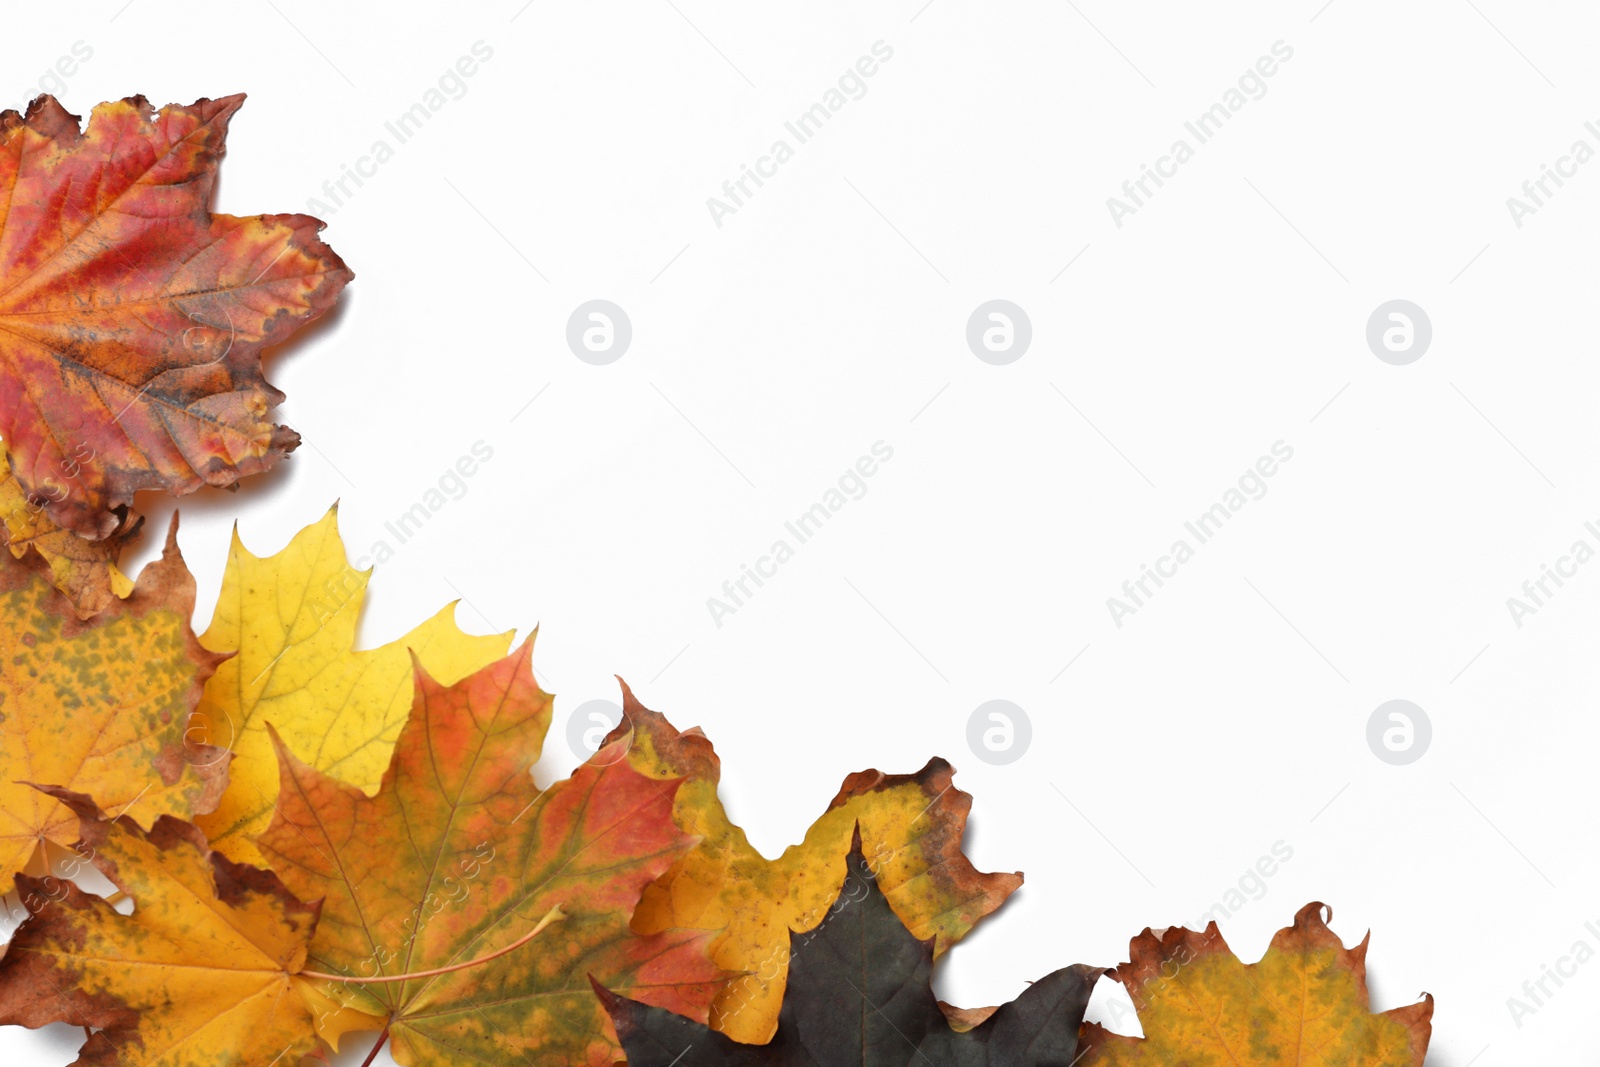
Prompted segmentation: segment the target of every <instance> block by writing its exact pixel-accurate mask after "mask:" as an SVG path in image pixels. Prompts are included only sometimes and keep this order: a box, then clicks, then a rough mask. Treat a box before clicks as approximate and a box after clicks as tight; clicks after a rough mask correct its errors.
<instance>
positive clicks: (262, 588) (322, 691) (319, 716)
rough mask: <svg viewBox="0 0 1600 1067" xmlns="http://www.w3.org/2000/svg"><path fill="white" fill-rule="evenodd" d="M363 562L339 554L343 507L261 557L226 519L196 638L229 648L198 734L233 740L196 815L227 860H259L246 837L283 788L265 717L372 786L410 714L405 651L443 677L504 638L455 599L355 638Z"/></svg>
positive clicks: (313, 761)
mask: <svg viewBox="0 0 1600 1067" xmlns="http://www.w3.org/2000/svg"><path fill="white" fill-rule="evenodd" d="M371 573H372V572H371V571H370V570H368V571H358V570H356V569H354V568H353V567H351V566H350V564H349V562H348V561H347V559H346V557H345V550H344V542H343V541H342V540H340V538H339V529H338V508H337V507H334V508H330V509H329V511H328V513H327V514H326V515H324V516H323V517H322V518H321V519H320V520H318V521H317V522H316V523H314V524H312V525H311V526H308V527H306V528H305V529H304V530H301V531H300V532H299V533H298V534H296V535H295V537H294V539H293V540H291V541H290V542H289V544H288V546H287V547H286V548H284V549H283V551H281V552H279V553H278V554H276V555H274V556H269V557H266V558H262V557H259V556H256V555H255V554H253V553H252V552H251V551H250V550H249V549H247V548H245V547H244V544H243V543H242V542H241V541H240V540H239V535H238V531H237V530H235V531H234V536H233V544H232V547H231V548H230V550H229V553H228V565H227V570H226V571H225V573H224V574H223V579H222V593H221V595H220V597H219V598H218V601H217V610H216V614H215V615H213V617H212V620H211V625H210V626H209V627H208V628H207V629H206V632H205V633H204V634H202V635H201V637H200V642H201V644H203V645H205V647H206V648H209V649H211V650H213V651H215V652H235V653H237V655H235V656H234V657H233V658H231V659H229V660H227V661H225V662H224V663H223V664H222V665H221V666H220V667H219V668H218V669H217V672H216V674H215V675H213V676H212V677H211V679H210V681H208V682H207V683H206V687H205V692H204V694H203V696H202V697H201V700H200V708H199V713H198V714H199V717H200V720H199V721H200V723H201V725H202V728H203V729H204V730H205V731H206V735H207V736H206V740H207V741H209V742H210V743H211V744H213V745H220V746H224V747H227V748H229V749H231V750H232V752H233V763H232V765H231V766H230V768H229V772H228V776H229V782H228V790H227V792H226V793H224V794H223V796H222V802H221V804H219V805H218V806H217V809H216V811H214V812H212V813H211V814H209V815H206V816H204V817H202V818H200V819H199V820H197V822H198V823H199V825H200V826H201V828H202V829H204V830H205V831H206V834H207V835H208V836H209V837H210V838H211V842H212V844H213V846H214V847H215V848H216V850H217V851H218V852H221V853H222V854H224V855H225V856H227V857H228V858H230V859H233V860H236V861H238V862H241V863H254V864H263V863H264V862H265V861H264V860H263V858H262V856H261V854H260V852H258V851H257V849H256V846H255V842H254V840H253V838H254V836H255V835H256V834H258V833H261V832H263V831H265V830H266V828H267V827H268V826H269V825H270V824H271V822H272V815H273V810H274V804H275V803H276V801H277V797H278V764H277V759H276V757H275V755H274V750H273V747H272V742H271V740H270V738H269V736H268V734H267V724H268V723H271V724H272V726H273V727H274V728H276V730H277V731H278V735H279V736H280V737H281V738H283V741H284V743H285V744H286V745H288V747H289V748H290V749H291V750H292V751H294V752H295V753H297V754H299V755H300V756H301V757H302V758H303V759H304V760H305V761H306V763H308V764H309V765H311V766H312V767H315V768H316V769H317V770H319V771H324V772H326V773H328V774H330V775H333V776H334V777H336V778H339V779H340V780H342V781H344V782H347V783H349V784H350V785H353V786H355V787H356V788H358V789H361V790H363V791H364V792H366V793H367V794H369V795H371V794H372V793H374V792H376V791H377V789H378V785H379V783H380V782H381V781H382V779H383V772H384V769H385V768H386V767H387V766H388V765H389V756H390V753H391V752H392V751H393V749H394V743H395V741H396V739H397V738H398V737H399V736H400V730H401V728H402V727H403V726H404V725H405V721H406V718H407V716H408V715H410V713H411V700H412V661H411V653H412V652H415V653H416V655H417V657H418V659H419V660H420V661H421V663H422V665H423V667H424V668H426V669H427V671H428V674H429V675H430V676H431V677H433V678H435V679H438V680H439V681H440V682H442V683H444V684H446V685H451V684H454V683H455V682H457V681H460V680H461V679H462V678H464V677H466V676H467V675H469V674H471V673H472V672H473V671H475V670H477V669H479V668H480V667H483V666H485V665H487V664H489V663H492V662H493V661H495V660H497V659H500V658H502V657H503V656H504V655H505V654H506V651H507V649H509V648H510V645H511V634H510V633H504V634H495V635H491V636H484V637H477V636H471V635H468V634H466V633H463V632H462V631H461V629H460V628H459V627H458V626H457V625H456V623H455V608H454V605H449V606H447V607H445V608H444V609H443V610H442V611H440V612H439V613H438V614H437V615H435V616H433V618H431V619H429V620H428V621H427V622H424V623H423V624H422V625H421V626H418V627H417V628H416V629H415V630H412V631H411V632H410V633H409V634H407V635H406V636H404V637H402V638H400V639H399V640H397V641H392V642H390V643H389V644H386V645H383V646H381V647H379V648H375V649H371V650H363V651H356V650H355V649H354V644H355V638H356V625H357V623H358V621H359V620H360V616H361V605H362V602H363V601H364V599H365V597H366V589H367V581H368V579H369V578H370V577H371Z"/></svg>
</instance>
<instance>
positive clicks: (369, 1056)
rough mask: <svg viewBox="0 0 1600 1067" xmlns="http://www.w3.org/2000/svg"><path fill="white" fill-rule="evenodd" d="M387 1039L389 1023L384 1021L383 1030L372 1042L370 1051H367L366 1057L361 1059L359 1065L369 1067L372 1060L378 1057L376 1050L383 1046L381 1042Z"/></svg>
mask: <svg viewBox="0 0 1600 1067" xmlns="http://www.w3.org/2000/svg"><path fill="white" fill-rule="evenodd" d="M387 1040H389V1024H388V1023H384V1024H383V1031H382V1032H381V1033H380V1034H378V1040H376V1041H374V1042H373V1043H372V1051H371V1052H369V1053H367V1058H366V1059H364V1060H362V1061H361V1067H371V1063H372V1061H373V1060H375V1059H377V1058H378V1050H379V1049H381V1048H382V1047H383V1043H384V1042H385V1041H387Z"/></svg>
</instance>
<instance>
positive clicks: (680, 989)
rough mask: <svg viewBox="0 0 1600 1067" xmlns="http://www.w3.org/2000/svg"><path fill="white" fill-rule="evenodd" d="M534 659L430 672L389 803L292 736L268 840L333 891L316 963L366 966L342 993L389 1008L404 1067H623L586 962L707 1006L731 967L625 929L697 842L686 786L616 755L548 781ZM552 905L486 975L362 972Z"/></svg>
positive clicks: (667, 1003) (406, 966) (365, 1006)
mask: <svg viewBox="0 0 1600 1067" xmlns="http://www.w3.org/2000/svg"><path fill="white" fill-rule="evenodd" d="M531 657H532V640H531V639H530V640H529V641H528V642H527V643H525V644H524V645H523V646H522V647H521V648H520V649H519V650H518V651H516V652H514V653H512V654H511V655H510V656H508V657H506V658H505V659H503V660H500V661H499V662H496V663H493V664H491V665H489V666H488V667H485V668H484V669H483V670H481V671H479V672H478V673H476V674H474V675H472V676H470V677H468V678H466V679H464V680H463V681H461V682H459V683H457V684H455V685H453V686H448V687H447V686H443V685H440V684H439V683H437V682H435V681H433V680H432V679H431V678H429V677H428V676H427V675H426V673H424V672H422V671H421V670H420V669H419V670H418V673H417V684H416V705H415V709H414V710H413V712H412V714H411V718H410V720H409V721H408V722H407V723H406V726H405V730H404V731H403V732H402V734H401V736H400V739H399V742H398V743H397V744H396V745H395V748H394V755H393V760H392V762H391V763H390V765H389V769H388V771H387V772H386V773H385V775H384V778H383V784H382V788H380V789H379V791H378V793H377V795H376V796H375V797H368V796H366V795H364V794H363V793H362V792H361V791H360V790H359V789H356V788H354V787H352V786H350V785H347V784H345V783H343V782H339V781H337V780H335V779H333V778H330V777H329V776H327V775H325V774H323V773H321V772H320V771H317V770H314V769H313V768H311V767H309V766H307V765H306V764H304V763H302V762H300V761H299V760H298V759H296V758H294V757H293V756H292V755H291V754H289V752H288V751H287V750H286V748H285V746H283V745H282V744H281V743H280V745H279V758H280V761H281V768H282V789H281V791H280V797H279V802H278V810H277V813H276V816H275V818H274V820H273V823H272V826H271V828H270V829H268V830H267V832H266V833H264V834H262V835H260V836H259V837H258V838H257V843H258V845H259V846H260V848H261V851H262V853H263V854H264V855H266V856H267V857H268V859H269V861H270V862H271V865H272V867H273V869H275V870H276V871H277V872H278V874H279V876H280V877H282V878H283V880H284V882H285V884H287V885H288V886H289V888H290V889H291V890H293V891H294V892H295V893H296V894H298V895H299V896H302V897H305V898H307V899H310V898H317V897H320V898H322V899H323V910H322V923H321V925H320V926H319V928H318V930H317V935H316V938H315V939H314V940H313V942H312V946H311V959H312V960H313V961H315V966H316V967H317V968H318V969H319V970H322V971H325V972H329V973H333V974H341V975H348V976H350V977H349V979H348V981H346V982H344V983H342V984H341V985H340V986H339V987H337V988H333V989H330V990H329V991H328V995H329V996H330V997H332V998H333V999H334V1000H336V1001H339V1002H341V1003H344V1004H347V1005H349V1006H350V1007H351V1008H353V1009H355V1010H356V1011H359V1012H362V1013H365V1014H366V1015H369V1016H377V1017H381V1018H383V1019H386V1020H387V1027H388V1034H389V1037H390V1039H391V1040H392V1041H393V1046H392V1049H393V1054H394V1058H395V1060H396V1061H397V1062H399V1063H401V1064H407V1065H412V1064H418V1065H421V1064H426V1065H452V1067H453V1065H458V1064H460V1065H465V1064H474V1063H517V1064H526V1065H528V1067H556V1065H560V1067H568V1065H572V1064H585V1065H592V1067H599V1065H609V1064H611V1063H612V1062H613V1061H614V1060H615V1059H616V1058H617V1056H618V1054H619V1053H620V1049H619V1048H618V1046H617V1045H616V1042H615V1038H614V1035H613V1034H612V1033H611V1030H610V1024H609V1023H608V1022H607V1020H606V1017H605V1014H604V1013H603V1012H602V1011H601V1008H600V1004H599V1002H598V1001H596V1000H595V998H594V994H593V993H592V991H591V990H590V987H589V984H588V981H587V978H586V976H587V975H588V974H594V975H596V976H597V977H599V978H601V979H602V980H603V981H605V982H606V983H607V984H608V985H610V986H612V987H613V988H619V989H622V990H624V991H626V992H628V993H629V994H630V995H632V996H635V997H638V998H641V999H644V1000H648V1001H650V1002H652V1003H655V1004H659V1005H661V1006H663V1007H668V1008H672V1009H673V1010H675V1011H679V1012H685V1013H689V1014H696V1015H698V1016H699V1017H701V1018H704V1015H705V1009H706V1005H707V1004H709V1003H710V1000H711V997H712V994H713V993H714V992H715V989H716V987H717V986H718V985H719V984H720V980H721V978H722V975H721V972H720V971H718V970H717V968H715V967H714V966H713V965H712V964H711V962H710V960H709V959H708V958H707V956H706V950H705V943H704V941H705V938H704V936H703V935H698V934H695V933H692V932H690V933H685V932H676V933H673V934H661V935H656V936H652V937H641V936H636V935H634V934H632V933H631V932H630V931H629V929H628V920H629V918H630V916H632V914H633V911H634V908H635V906H636V905H637V904H638V901H639V895H640V893H641V892H642V891H643V889H644V887H645V886H646V885H647V884H648V883H649V882H650V880H651V879H652V878H654V877H656V876H657V875H659V874H660V873H661V872H662V871H664V870H666V868H667V867H668V866H669V865H670V864H671V863H672V861H673V860H674V859H676V858H677V857H678V856H680V855H682V854H683V852H684V851H685V850H686V849H687V848H688V847H689V846H690V845H691V844H692V843H693V838H691V837H689V836H688V835H686V834H684V833H683V832H682V831H681V830H679V829H678V827H677V826H676V825H674V824H673V821H672V801H673V794H674V793H675V792H676V791H677V783H676V782H662V781H656V780H654V779H650V778H646V777H645V776H643V775H641V774H638V773H637V772H635V771H634V770H633V769H632V768H630V767H629V766H628V765H627V763H626V761H624V760H622V759H621V758H620V753H614V752H613V751H612V750H603V751H602V753H601V755H600V757H599V758H597V759H596V760H594V761H591V762H589V763H586V764H584V765H582V766H580V767H579V768H577V770H575V771H574V772H573V774H572V776H571V777H570V778H568V779H567V780H565V781H563V782H558V783H557V784H555V785H553V786H551V787H550V788H549V789H545V790H540V789H539V788H538V787H537V786H536V785H535V784H534V781H533V777H532V775H531V774H530V773H529V771H530V768H531V767H532V765H533V764H534V763H535V762H536V761H537V760H538V758H539V753H540V749H541V746H542V744H543V740H544V735H545V732H546V730H547V729H548V727H549V724H550V705H551V700H550V697H549V696H548V695H546V694H545V693H543V692H541V691H540V690H539V687H538V685H537V684H536V683H535V681H534V678H533V671H532V666H531V662H532V661H531ZM613 755H615V756H616V757H617V758H611V757H612V756H613ZM553 909H559V913H560V914H561V916H563V917H562V918H560V920H559V921H558V922H556V923H555V924H554V925H553V926H551V927H550V928H549V929H548V930H547V931H545V933H544V935H543V937H542V938H541V940H540V941H539V942H538V943H536V944H534V945H533V946H531V947H528V948H523V949H519V950H517V951H516V952H512V953H510V954H508V955H504V956H501V957H499V958H497V959H495V960H493V961H491V962H487V963H484V964H483V965H482V966H479V967H474V968H473V969H471V970H469V971H464V972H454V973H450V974H441V975H437V976H434V977H431V978H426V979H420V980H412V981H406V982H393V983H385V984H381V985H377V984H372V983H371V982H370V980H366V981H364V979H370V976H373V975H375V974H383V975H389V974H393V973H396V972H402V973H410V972H415V971H425V970H434V969H437V968H441V967H447V966H450V965H452V964H454V963H457V962H458V961H460V960H463V959H468V958H478V957H483V956H485V955H486V954H487V953H489V952H491V951H494V950H498V949H502V948H504V947H506V946H507V945H510V944H515V943H517V941H518V940H519V939H520V938H523V937H525V936H526V935H527V934H528V932H529V931H530V930H531V929H533V928H534V926H535V924H536V923H538V922H539V921H540V920H541V918H542V917H545V916H549V915H551V914H552V912H553ZM324 1027H325V1033H326V1034H327V1035H328V1036H330V1037H331V1036H333V1035H334V1034H335V1033H338V1032H342V1031H343V1030H345V1029H348V1028H349V1027H348V1024H347V1023H345V1022H344V1021H343V1020H341V1019H339V1018H337V1016H334V1017H332V1018H330V1019H329V1020H326V1021H325V1022H324Z"/></svg>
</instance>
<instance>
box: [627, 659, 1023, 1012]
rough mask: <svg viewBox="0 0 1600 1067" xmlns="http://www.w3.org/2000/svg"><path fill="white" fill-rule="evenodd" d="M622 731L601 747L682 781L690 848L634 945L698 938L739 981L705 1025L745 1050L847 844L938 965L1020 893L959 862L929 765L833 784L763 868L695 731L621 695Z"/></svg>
mask: <svg viewBox="0 0 1600 1067" xmlns="http://www.w3.org/2000/svg"><path fill="white" fill-rule="evenodd" d="M623 713H624V719H623V721H622V722H621V723H619V724H618V726H617V729H616V730H615V731H613V733H612V736H611V738H610V739H608V740H611V741H621V740H623V739H627V740H628V741H629V743H630V744H631V748H630V750H629V754H628V759H629V762H630V763H632V764H633V766H634V767H635V768H636V769H638V770H639V771H641V772H643V773H644V774H647V775H650V776H651V777H653V778H679V777H681V778H684V779H685V781H684V783H683V786H682V787H681V788H680V789H679V790H678V800H677V804H676V806H675V808H674V817H675V818H676V819H677V820H678V824H679V825H680V826H682V827H683V828H684V829H685V830H687V831H689V832H690V833H693V834H697V835H699V836H700V837H701V838H702V840H701V842H700V844H699V845H698V846H697V847H696V848H695V849H694V850H693V851H691V852H690V853H689V854H688V855H687V856H685V857H684V858H683V859H682V860H680V861H679V862H678V863H677V864H675V865H674V866H673V867H672V869H671V870H670V871H668V872H667V873H666V874H665V875H664V876H662V877H661V878H660V879H659V880H657V881H656V883H655V884H654V885H652V886H651V887H650V888H649V889H648V890H647V891H646V893H645V896H644V899H643V900H642V901H641V902H640V904H639V911H638V913H637V914H636V915H635V916H634V920H633V928H634V929H635V930H636V931H638V932H640V933H661V932H665V931H668V930H675V929H678V930H683V929H687V930H702V931H707V932H709V933H712V934H713V935H714V940H713V941H712V958H713V959H715V960H716V962H717V964H718V965H719V966H721V967H722V968H723V969H724V970H727V971H730V972H739V976H738V977H736V978H734V979H733V980H732V981H730V982H729V983H728V985H727V987H726V988H725V989H724V990H723V991H722V992H721V993H720V994H719V995H718V997H717V1000H716V1003H715V1005H714V1006H713V1008H712V1012H711V1025H712V1026H713V1027H714V1028H715V1029H717V1030H719V1031H721V1032H722V1033H724V1034H727V1035H728V1036H729V1037H732V1038H734V1039H736V1040H738V1041H743V1042H747V1043H752V1044H759V1043H761V1042H765V1041H767V1040H768V1039H770V1038H771V1037H772V1034H773V1032H774V1029H775V1027H776V1026H777V1023H778V1011H779V1007H780V1006H781V1004H782V1002H783V988H784V976H785V974H786V973H787V971H788V961H789V941H788V936H789V930H790V929H791V928H793V929H805V928H808V927H811V926H815V925H816V923H817V920H818V919H819V918H820V917H821V915H822V913H823V911H824V910H825V909H826V908H827V907H828V906H829V904H830V903H831V902H832V901H833V899H834V897H835V895H836V894H837V892H838V886H839V883H840V880H841V879H842V878H843V877H844V873H845V855H846V853H847V851H848V849H849V847H850V838H851V834H852V833H853V831H854V828H855V827H857V826H859V827H860V830H861V835H862V838H863V840H864V841H865V842H866V850H867V860H868V862H869V863H870V864H871V865H872V868H873V870H874V872H875V873H876V876H877V879H878V883H879V884H880V885H881V886H882V888H883V891H884V893H885V894H886V895H887V897H888V900H889V903H890V904H891V905H892V906H893V908H894V910H895V913H896V914H897V915H899V916H900V918H901V920H902V921H904V923H905V924H906V926H907V927H909V928H910V930H911V932H912V933H913V934H914V935H915V936H916V937H918V938H922V939H925V940H933V941H934V945H935V951H936V952H943V951H944V950H945V949H946V948H948V947H949V946H950V945H951V944H952V943H953V942H955V941H956V940H958V939H960V938H961V937H962V936H964V935H965V934H966V933H967V932H968V931H969V930H971V929H972V927H973V926H974V925H976V924H977V922H978V921H979V920H980V919H982V918H983V917H984V916H986V915H988V914H989V913H991V912H993V911H994V910H995V909H996V908H998V907H999V906H1000V905H1001V904H1003V903H1005V900H1006V898H1007V897H1009V896H1010V895H1011V894H1012V893H1013V892H1015V891H1016V889H1017V887H1018V886H1020V885H1021V884H1022V875H1020V874H984V873H982V872H980V871H978V870H977V869H975V868H974V867H973V866H972V864H971V862H970V861H969V860H968V859H967V858H966V856H964V855H963V854H962V852H961V837H962V834H963V833H964V832H965V830H966V823H967V812H968V811H969V810H971V807H972V797H971V796H969V795H968V794H966V793H963V792H962V791H961V790H959V789H956V788H955V787H954V785H952V784H951V778H952V776H953V774H954V773H955V772H954V770H953V769H952V768H951V766H950V765H949V764H948V763H946V762H945V761H943V760H940V759H935V760H931V761H929V763H928V765H927V766H926V767H924V768H923V769H922V770H921V771H919V772H918V773H916V774H911V775H886V774H881V773H879V772H878V771H863V772H861V773H859V774H853V775H851V776H850V777H848V778H846V779H845V782H844V785H843V786H842V787H841V788H840V790H839V794H838V796H836V797H834V799H833V802H832V803H831V804H829V805H828V810H827V811H826V813H825V814H823V815H822V816H821V817H820V818H819V819H817V821H816V822H815V823H813V824H812V826H811V829H809V830H808V831H807V832H806V836H805V840H804V841H802V842H801V843H800V844H798V845H792V846H790V847H789V848H787V849H785V850H784V853H783V855H781V856H779V857H778V858H777V859H775V860H769V859H767V858H765V857H764V856H762V855H761V853H759V852H757V851H756V850H755V848H754V847H752V846H751V844H750V842H749V841H748V840H747V839H746V837H745V834H744V831H743V830H741V829H740V828H739V827H737V826H735V825H734V824H733V823H732V822H730V821H729V819H728V815H727V812H726V811H724V810H723V807H722V804H721V802H720V801H719V800H718V799H717V782H718V779H719V778H720V777H721V763H720V761H719V760H718V758H717V754H716V752H715V750H713V749H712V747H711V742H710V741H708V740H707V739H706V738H705V736H704V735H703V734H701V733H699V731H698V730H691V731H688V732H686V733H679V732H678V731H677V730H675V729H673V727H672V725H671V724H670V723H669V722H667V720H666V719H665V718H663V717H662V716H661V715H660V714H658V713H656V712H654V711H651V710H650V709H648V708H646V707H645V706H644V705H642V704H640V703H639V701H638V700H637V699H636V698H635V697H634V695H633V693H632V691H631V690H629V689H628V687H627V686H626V685H624V686H623Z"/></svg>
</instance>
